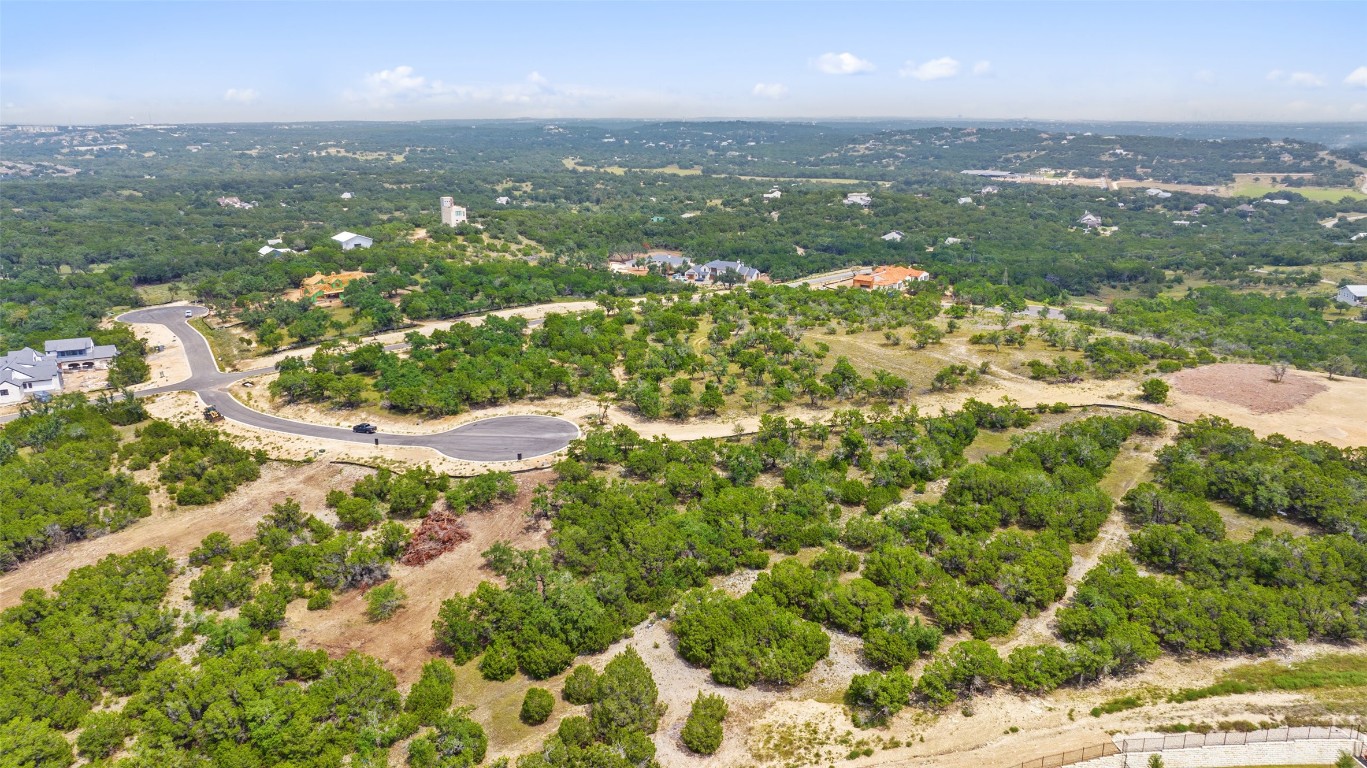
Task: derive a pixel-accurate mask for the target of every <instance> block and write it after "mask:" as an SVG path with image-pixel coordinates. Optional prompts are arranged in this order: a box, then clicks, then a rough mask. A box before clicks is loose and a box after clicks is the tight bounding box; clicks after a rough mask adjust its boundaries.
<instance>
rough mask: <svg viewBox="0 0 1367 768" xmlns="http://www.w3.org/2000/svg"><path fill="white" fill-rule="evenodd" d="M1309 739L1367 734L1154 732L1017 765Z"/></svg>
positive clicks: (1053, 766)
mask: <svg viewBox="0 0 1367 768" xmlns="http://www.w3.org/2000/svg"><path fill="white" fill-rule="evenodd" d="M1307 739H1341V740H1345V741H1355V742H1358V744H1357V746H1356V748H1355V752H1360V751H1361V750H1362V749H1363V745H1362V742H1363V741H1364V740H1367V734H1364V733H1363V732H1362V731H1359V730H1357V729H1356V728H1339V727H1336V726H1334V727H1318V726H1311V727H1304V728H1272V729H1269V730H1263V731H1248V732H1240V731H1231V732H1219V733H1174V734H1169V735H1167V736H1153V737H1144V738H1134V739H1120V740H1119V742H1118V743H1117V742H1109V741H1108V742H1106V743H1104V744H1096V745H1093V746H1090V747H1083V748H1081V749H1070V750H1068V751H1067V752H1059V753H1058V754H1054V755H1046V756H1044V757H1037V758H1035V759H1034V760H1026V761H1025V762H1022V763H1017V764H1016V765H1015V768H1063V766H1066V765H1072V764H1074V763H1080V762H1083V761H1084V760H1094V759H1096V758H1098V757H1109V756H1111V755H1119V754H1129V753H1134V752H1162V751H1164V750H1169V749H1192V748H1196V747H1233V746H1244V745H1246V744H1269V743H1278V742H1286V741H1302V740H1307Z"/></svg>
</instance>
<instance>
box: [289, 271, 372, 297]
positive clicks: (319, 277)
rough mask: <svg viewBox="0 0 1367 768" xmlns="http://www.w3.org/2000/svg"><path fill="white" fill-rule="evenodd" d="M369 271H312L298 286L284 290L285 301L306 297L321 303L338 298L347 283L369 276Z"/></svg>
mask: <svg viewBox="0 0 1367 768" xmlns="http://www.w3.org/2000/svg"><path fill="white" fill-rule="evenodd" d="M370 274H371V273H369V272H334V273H332V274H330V275H325V274H323V273H322V272H314V273H313V276H312V277H306V278H304V282H302V283H300V284H299V287H298V288H296V289H294V290H290V291H286V292H285V300H286V301H299V300H300V299H307V300H309V301H312V302H314V303H323V302H329V301H333V300H335V299H339V298H341V296H342V291H345V290H346V287H347V284H348V283H351V282H353V281H355V280H361V279H364V278H367V277H370Z"/></svg>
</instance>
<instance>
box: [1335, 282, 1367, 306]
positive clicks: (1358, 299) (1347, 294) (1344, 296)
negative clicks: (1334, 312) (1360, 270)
mask: <svg viewBox="0 0 1367 768" xmlns="http://www.w3.org/2000/svg"><path fill="white" fill-rule="evenodd" d="M1336 298H1338V300H1339V301H1341V302H1343V303H1344V304H1347V305H1348V306H1350V307H1365V306H1367V285H1345V286H1343V287H1342V288H1340V289H1339V295H1338V296H1337V297H1336Z"/></svg>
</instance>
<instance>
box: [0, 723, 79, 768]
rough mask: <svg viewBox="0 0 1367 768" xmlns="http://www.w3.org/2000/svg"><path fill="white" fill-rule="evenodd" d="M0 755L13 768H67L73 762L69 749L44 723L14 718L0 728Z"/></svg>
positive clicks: (57, 734)
mask: <svg viewBox="0 0 1367 768" xmlns="http://www.w3.org/2000/svg"><path fill="white" fill-rule="evenodd" d="M0 755H3V756H4V764H5V765H12V766H15V768H47V766H57V768H66V766H68V765H71V764H72V763H74V762H76V758H75V756H73V755H72V754H71V745H70V744H68V743H67V741H66V739H64V738H62V734H61V733H60V732H59V731H55V730H53V729H52V728H51V727H49V726H48V722H47V721H46V720H38V721H34V720H30V719H28V718H26V717H16V718H14V719H12V720H10V721H9V722H7V723H5V724H4V727H0Z"/></svg>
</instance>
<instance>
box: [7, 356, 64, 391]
mask: <svg viewBox="0 0 1367 768" xmlns="http://www.w3.org/2000/svg"><path fill="white" fill-rule="evenodd" d="M61 391H62V372H61V371H60V370H58V368H57V364H56V363H55V362H53V361H51V360H49V359H47V357H46V356H45V355H42V354H40V353H38V352H35V351H34V350H32V349H30V348H28V347H24V348H23V349H20V350H18V351H14V352H10V353H9V354H8V355H0V405H13V404H14V403H18V402H21V401H23V399H24V398H26V397H32V396H33V395H36V394H38V393H40V392H54V393H55V392H61Z"/></svg>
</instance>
